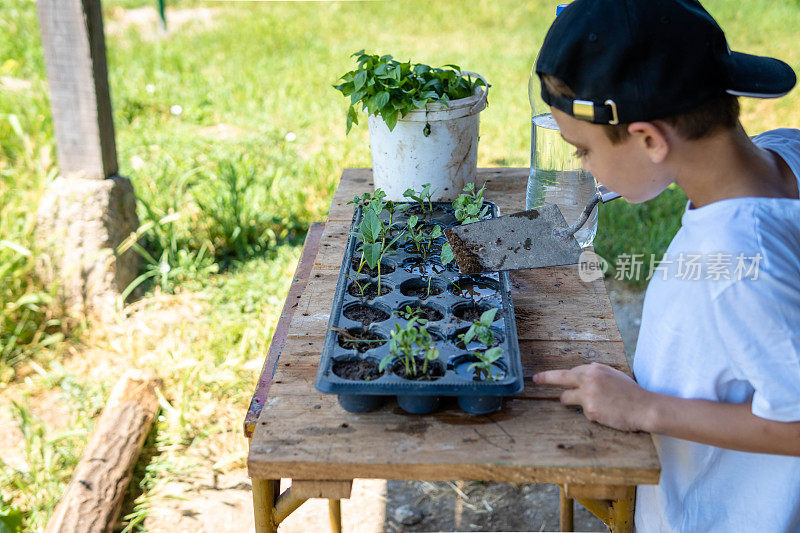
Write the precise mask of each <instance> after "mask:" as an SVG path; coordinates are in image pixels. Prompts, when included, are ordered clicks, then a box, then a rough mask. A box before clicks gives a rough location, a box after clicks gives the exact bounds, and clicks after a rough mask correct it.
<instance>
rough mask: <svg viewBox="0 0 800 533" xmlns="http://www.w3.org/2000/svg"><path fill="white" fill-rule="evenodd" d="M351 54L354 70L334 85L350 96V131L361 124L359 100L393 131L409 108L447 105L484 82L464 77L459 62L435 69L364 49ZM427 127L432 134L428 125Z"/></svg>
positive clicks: (362, 107)
mask: <svg viewBox="0 0 800 533" xmlns="http://www.w3.org/2000/svg"><path fill="white" fill-rule="evenodd" d="M351 57H355V58H356V63H357V66H356V68H355V70H351V71H350V72H347V73H345V74H344V75H343V76H342V77H341V78H340V79H341V80H342V83H340V84H339V85H334V86H333V88H334V89H336V90H337V91H340V92H341V93H342V94H343V95H344V96H349V97H350V107H348V109H347V133H350V128H351V127H352V126H353V124H358V112H357V110H356V105H357V104H359V103H360V104H361V109H362V110H363V111H365V112H366V113H367V114H368V115H376V116H377V115H380V117H381V118H382V119H383V121H384V122H386V125H387V126H388V127H389V131H392V130H394V127H395V125H397V119H398V118H401V117H404V116H406V115H407V114H408V112H409V111H413V110H414V109H423V108H425V106H426V105H428V104H429V103H441V104H443V105H445V106H446V105H447V103H448V102H449V101H450V100H458V99H461V98H467V97H469V96H472V95H473V93H474V92H475V89H476V88H477V87H480V86H482V85H484V83H483V81H482V80H480V79H477V80H473V79H472V78H471V77H470V76H462V75H461V67H459V66H457V65H445V66H444V67H442V68H432V67H430V66H428V65H423V64H412V63H411V62H410V61H407V62H405V63H400V62H398V61H396V60H395V59H394V58H393V57H392V56H390V55H383V56H378V55H377V54H367V53H365V52H364V50H359V51H358V52H356V53H354V54H353V55H352V56H351ZM426 130H427V131H428V133H430V126H429V125H428V124H426ZM426 137H427V135H426Z"/></svg>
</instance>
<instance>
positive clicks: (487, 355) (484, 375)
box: [467, 346, 503, 381]
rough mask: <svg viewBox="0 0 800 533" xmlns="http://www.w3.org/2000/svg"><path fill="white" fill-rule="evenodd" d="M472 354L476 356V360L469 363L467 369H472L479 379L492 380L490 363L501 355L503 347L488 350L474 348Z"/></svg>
mask: <svg viewBox="0 0 800 533" xmlns="http://www.w3.org/2000/svg"><path fill="white" fill-rule="evenodd" d="M473 355H475V357H477V358H478V360H477V361H475V362H474V363H472V364H471V365H469V367H468V368H467V369H468V370H470V371H472V372H473V373H474V374H475V377H477V378H478V379H480V380H483V381H494V379H495V378H494V374H492V364H493V363H494V362H495V361H497V360H498V359H500V358H501V357H502V356H503V349H502V348H500V347H499V346H495V347H494V348H489V349H488V350H476V351H475V352H473Z"/></svg>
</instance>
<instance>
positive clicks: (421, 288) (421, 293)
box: [400, 278, 442, 300]
mask: <svg viewBox="0 0 800 533" xmlns="http://www.w3.org/2000/svg"><path fill="white" fill-rule="evenodd" d="M416 281H417V282H416V283H409V284H406V285H404V286H402V287H400V292H401V293H402V294H403V295H404V296H413V297H416V298H419V299H420V300H424V299H425V298H427V297H428V296H437V295H439V294H442V288H441V287H438V286H437V285H436V284H434V283H431V286H430V293H429V292H428V280H427V279H425V278H420V279H419V280H416Z"/></svg>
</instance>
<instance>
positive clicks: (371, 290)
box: [347, 281, 392, 300]
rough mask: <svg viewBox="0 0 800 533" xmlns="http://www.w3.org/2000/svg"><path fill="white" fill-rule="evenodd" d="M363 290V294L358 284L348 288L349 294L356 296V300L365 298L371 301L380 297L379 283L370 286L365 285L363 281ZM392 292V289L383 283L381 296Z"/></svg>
mask: <svg viewBox="0 0 800 533" xmlns="http://www.w3.org/2000/svg"><path fill="white" fill-rule="evenodd" d="M361 288H362V289H363V291H364V292H363V293H362V292H361V290H359V288H358V284H356V283H355V282H353V283H351V284H350V285H349V286H348V287H347V293H348V294H349V295H350V296H355V297H356V298H362V297H363V298H367V299H370V300H371V299H372V298H375V297H376V296H378V283H377V282H369V283H368V284H366V285H365V284H364V282H363V281H362V282H361ZM390 292H392V288H391V287H389V286H388V285H387V284H386V283H385V282H382V283H381V296H385V295H387V294H389V293H390Z"/></svg>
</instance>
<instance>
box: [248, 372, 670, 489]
mask: <svg viewBox="0 0 800 533" xmlns="http://www.w3.org/2000/svg"><path fill="white" fill-rule="evenodd" d="M308 386H309V387H312V386H313V385H311V384H309V385H308ZM297 387H298V384H297V383H291V384H285V385H282V384H278V383H276V384H275V385H273V394H272V395H271V400H270V403H269V404H268V405H267V406H266V407H265V408H264V410H263V411H262V416H261V418H260V419H259V423H258V426H257V427H256V431H255V434H254V437H253V440H252V441H251V444H250V454H249V458H248V470H249V473H250V476H251V477H260V478H268V479H277V478H280V477H287V476H292V477H295V478H300V479H315V478H321V479H331V478H333V479H336V478H339V479H341V478H355V477H367V478H381V479H420V480H431V481H436V480H451V479H482V480H487V481H508V482H519V483H557V482H561V483H565V482H566V483H583V484H586V483H598V484H603V483H605V484H620V485H622V484H639V483H654V482H657V480H658V459H657V456H656V455H655V453H654V450H653V445H652V442H651V439H650V436H649V435H648V434H645V433H625V432H621V431H616V430H613V429H610V428H606V427H603V426H600V425H599V424H595V423H593V422H589V421H588V420H587V419H586V418H585V417H584V416H583V415H582V414H579V413H578V412H576V410H575V409H572V408H569V407H565V406H562V405H561V404H560V403H558V402H553V401H547V400H526V399H507V400H505V402H504V405H503V408H502V410H501V411H499V412H497V413H494V414H491V415H486V416H470V415H467V414H466V413H464V412H463V411H461V410H459V409H458V408H457V407H455V406H454V405H452V404H450V406H449V408H447V409H444V410H443V411H439V412H436V413H434V414H431V415H427V416H424V417H420V416H413V415H407V414H403V413H402V412H400V411H399V410H398V409H397V408H396V406H393V405H387V406H386V407H384V408H382V409H380V410H378V411H374V412H371V413H365V414H354V413H347V412H345V411H343V410H342V409H341V408H339V407H338V405H337V404H336V399H335V397H332V396H330V395H316V396H315V397H314V399H313V400H312V401H311V402H308V403H307V402H306V400H308V399H310V398H309V396H310V395H305V396H303V395H298V394H297V390H296V389H297ZM284 389H292V390H291V391H287V392H290V393H291V395H290V394H284ZM317 407H318V408H317ZM271 411H272V412H273V413H275V414H278V413H279V414H280V416H272V413H271Z"/></svg>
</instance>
